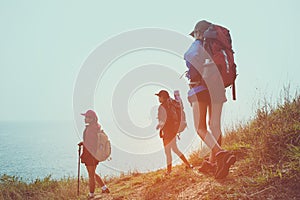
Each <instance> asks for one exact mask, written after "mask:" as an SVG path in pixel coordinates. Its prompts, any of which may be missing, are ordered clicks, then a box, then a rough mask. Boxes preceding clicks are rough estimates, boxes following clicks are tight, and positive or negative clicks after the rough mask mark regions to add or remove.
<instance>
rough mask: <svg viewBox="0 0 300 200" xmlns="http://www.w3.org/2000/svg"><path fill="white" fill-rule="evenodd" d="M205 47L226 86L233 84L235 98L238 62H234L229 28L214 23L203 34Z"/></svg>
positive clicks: (234, 98) (234, 97) (234, 96)
mask: <svg viewBox="0 0 300 200" xmlns="http://www.w3.org/2000/svg"><path fill="white" fill-rule="evenodd" d="M203 37H204V40H203V46H204V49H205V50H206V51H207V52H208V53H209V54H210V56H211V58H212V59H213V61H214V63H215V64H216V65H217V67H218V69H219V72H220V74H221V76H222V78H223V82H224V86H225V87H229V86H232V96H233V100H236V95H235V79H236V76H237V74H236V64H235V63H234V57H233V54H234V52H233V50H232V45H231V42H232V41H231V37H230V34H229V30H228V29H226V28H224V27H222V26H219V25H214V24H212V25H211V26H210V27H209V28H208V29H207V30H206V31H205V32H204V34H203Z"/></svg>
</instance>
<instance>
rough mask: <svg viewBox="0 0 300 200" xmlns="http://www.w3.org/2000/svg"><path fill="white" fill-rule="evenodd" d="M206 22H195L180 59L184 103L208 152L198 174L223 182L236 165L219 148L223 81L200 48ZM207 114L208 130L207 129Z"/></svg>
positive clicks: (233, 157) (207, 55) (224, 100)
mask: <svg viewBox="0 0 300 200" xmlns="http://www.w3.org/2000/svg"><path fill="white" fill-rule="evenodd" d="M211 25H212V24H211V23H210V22H207V21H205V20H202V21H199V22H198V23H197V24H196V25H195V28H194V30H193V31H192V32H191V33H190V35H191V36H192V37H194V39H195V41H194V42H193V43H192V45H191V46H190V48H189V49H188V51H187V52H186V53H185V55H184V59H185V61H186V65H187V67H188V72H187V77H188V79H189V80H190V84H189V86H190V90H189V92H188V100H189V102H190V104H191V106H192V109H193V117H194V126H195V129H196V130H197V133H198V135H199V136H200V138H201V139H202V140H203V141H204V143H205V144H206V145H207V146H208V147H209V148H210V149H211V154H210V157H209V160H208V161H204V162H203V164H202V166H201V167H200V168H199V171H201V172H203V171H205V172H207V171H210V170H212V171H214V173H215V178H218V179H219V178H224V177H226V176H227V175H228V172H229V168H230V166H231V165H233V164H234V163H235V161H236V158H235V156H234V155H232V154H230V153H229V152H228V151H226V150H224V149H222V147H221V136H222V132H221V113H222V107H223V103H224V102H226V101H227V99H226V96H225V88H224V85H223V81H222V79H221V78H220V76H218V71H216V70H218V69H217V67H216V65H215V64H214V63H213V62H212V61H211V60H212V59H211V58H210V56H209V54H208V53H207V52H206V51H205V49H204V48H203V42H204V41H203V34H204V32H205V31H206V30H207V29H208V28H209V27H210V26H211ZM207 112H208V114H209V129H210V130H211V132H210V131H208V129H207V125H206V122H207V120H206V119H207Z"/></svg>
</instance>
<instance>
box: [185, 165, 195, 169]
mask: <svg viewBox="0 0 300 200" xmlns="http://www.w3.org/2000/svg"><path fill="white" fill-rule="evenodd" d="M193 168H194V166H193V165H189V166H187V165H186V166H185V170H189V169H193Z"/></svg>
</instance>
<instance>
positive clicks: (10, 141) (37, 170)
mask: <svg viewBox="0 0 300 200" xmlns="http://www.w3.org/2000/svg"><path fill="white" fill-rule="evenodd" d="M0 138H1V145H0V158H1V159H0V174H1V175H3V174H7V175H12V176H18V177H22V179H24V180H29V181H30V180H34V179H36V178H43V177H45V176H48V175H51V176H52V177H53V178H55V179H59V178H63V177H75V176H77V158H78V156H77V145H76V144H77V142H78V141H79V140H80V138H79V137H78V136H77V135H76V134H75V129H74V126H73V125H72V123H71V122H41V121H39V122H0Z"/></svg>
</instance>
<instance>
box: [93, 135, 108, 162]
mask: <svg viewBox="0 0 300 200" xmlns="http://www.w3.org/2000/svg"><path fill="white" fill-rule="evenodd" d="M96 154H97V156H96V157H97V160H99V162H102V161H105V160H107V159H108V157H109V156H110V154H111V144H110V141H109V139H108V136H107V135H106V134H105V132H104V131H103V130H100V132H99V133H98V149H97V152H96Z"/></svg>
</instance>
